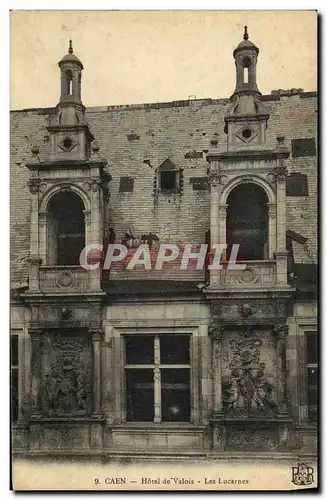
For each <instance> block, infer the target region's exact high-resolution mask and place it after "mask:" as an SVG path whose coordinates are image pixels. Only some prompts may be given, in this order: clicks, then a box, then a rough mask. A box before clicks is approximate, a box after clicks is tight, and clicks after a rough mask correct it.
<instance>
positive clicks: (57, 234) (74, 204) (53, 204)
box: [47, 192, 85, 266]
mask: <svg viewBox="0 0 327 500" xmlns="http://www.w3.org/2000/svg"><path fill="white" fill-rule="evenodd" d="M83 210H84V203H83V201H82V200H81V198H80V197H79V196H78V195H77V194H75V193H73V192H60V193H58V194H55V195H54V196H53V197H52V198H51V201H50V204H49V209H48V224H47V227H48V264H49V265H53V266H55V265H57V266H77V265H79V256H80V253H81V251H82V250H83V248H84V247H85V223H84V212H83Z"/></svg>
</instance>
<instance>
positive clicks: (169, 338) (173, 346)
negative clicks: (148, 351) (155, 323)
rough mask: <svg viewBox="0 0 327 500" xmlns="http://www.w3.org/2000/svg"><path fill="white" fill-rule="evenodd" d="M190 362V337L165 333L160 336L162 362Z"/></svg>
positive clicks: (183, 363)
mask: <svg viewBox="0 0 327 500" xmlns="http://www.w3.org/2000/svg"><path fill="white" fill-rule="evenodd" d="M189 362H190V337H189V336H188V335H164V336H162V337H160V363H161V364H166V365H169V364H180V365H187V364H189Z"/></svg>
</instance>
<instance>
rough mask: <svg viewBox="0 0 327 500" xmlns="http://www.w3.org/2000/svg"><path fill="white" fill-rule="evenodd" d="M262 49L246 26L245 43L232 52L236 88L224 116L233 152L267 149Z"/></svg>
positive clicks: (242, 42) (266, 117)
mask: <svg viewBox="0 0 327 500" xmlns="http://www.w3.org/2000/svg"><path fill="white" fill-rule="evenodd" d="M258 54H259V49H258V47H257V46H256V45H254V43H252V42H251V41H250V40H249V35H248V32H247V26H244V35H243V40H242V41H241V42H240V43H239V44H238V46H237V47H236V49H235V50H234V52H233V56H234V59H235V66H236V87H235V90H234V93H233V94H232V96H231V98H230V99H231V102H232V104H231V106H230V108H229V110H228V112H227V114H226V116H225V133H227V147H228V150H230V151H235V150H243V149H261V148H264V147H265V146H266V129H267V121H268V119H269V112H268V111H267V109H266V108H265V106H264V105H263V104H262V102H261V93H260V91H259V90H258V87H257V79H256V68H257V58H258Z"/></svg>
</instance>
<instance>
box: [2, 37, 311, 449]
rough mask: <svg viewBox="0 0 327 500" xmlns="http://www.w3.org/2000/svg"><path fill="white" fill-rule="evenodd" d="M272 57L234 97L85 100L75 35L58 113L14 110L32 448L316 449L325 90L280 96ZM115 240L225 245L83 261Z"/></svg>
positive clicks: (15, 261) (24, 383) (21, 410)
mask: <svg viewBox="0 0 327 500" xmlns="http://www.w3.org/2000/svg"><path fill="white" fill-rule="evenodd" d="M258 53H259V49H258V48H257V47H256V46H255V45H254V44H253V43H252V42H250V40H249V39H248V34H247V31H246V30H245V33H244V37H243V40H242V41H241V42H240V43H239V45H238V46H237V47H236V49H235V50H234V53H233V57H234V59H235V69H236V87H235V90H234V92H233V94H232V96H231V98H230V99H218V100H213V99H201V100H187V101H178V102H171V103H155V104H143V105H133V106H110V107H103V108H89V109H86V108H85V107H84V105H83V103H82V92H81V89H82V78H81V76H82V70H83V65H82V63H81V61H80V60H79V59H78V58H77V57H76V56H75V54H74V53H73V49H72V46H71V44H70V47H69V51H68V54H67V55H66V56H64V58H63V59H62V60H61V61H60V62H59V68H60V77H61V92H60V94H61V95H60V100H59V103H58V104H57V106H56V108H49V109H27V110H22V111H13V112H12V113H11V127H12V129H11V224H12V227H11V266H12V269H11V283H12V284H11V296H12V297H11V346H12V348H11V363H12V365H11V366H12V417H13V418H12V420H13V432H12V444H13V450H14V453H17V454H24V455H33V456H34V455H51V454H53V455H61V456H62V455H64V454H67V455H72V454H76V455H79V454H80V455H85V456H88V455H90V456H96V455H99V456H105V455H108V456H111V455H117V454H118V455H121V456H122V455H140V454H141V455H145V454H153V455H156V454H158V455H163V454H164V455H170V454H171V455H175V456H180V455H183V456H194V455H195V456H198V457H200V456H203V457H205V456H224V454H227V455H230V454H233V453H236V454H246V453H247V452H248V451H249V450H251V451H253V452H254V453H255V454H256V456H259V457H260V453H261V452H263V453H264V454H267V452H269V453H270V454H272V456H274V457H278V456H280V457H281V456H284V455H285V453H293V454H294V453H295V454H298V455H301V456H303V455H305V454H309V455H310V454H311V455H313V456H314V455H315V453H316V451H317V393H318V389H317V370H318V357H317V304H316V284H315V283H316V262H317V260H316V252H317V173H316V172H317V159H316V149H317V144H316V140H317V134H316V125H317V96H316V93H315V92H304V91H303V90H302V89H292V90H291V91H282V90H279V91H274V92H272V93H271V94H270V95H262V94H261V93H260V91H259V90H258V87H257V83H256V81H257V79H256V66H257V58H258ZM91 131H92V132H91ZM93 134H94V135H93ZM113 242H124V243H126V245H127V246H128V247H129V252H130V254H131V255H133V253H135V251H137V249H138V248H139V245H140V244H141V243H144V242H148V243H150V244H151V248H152V249H154V250H155V249H157V248H158V244H159V243H166V244H177V245H179V247H180V248H185V245H187V244H192V245H194V247H193V251H196V250H195V248H198V247H197V246H198V245H200V244H208V247H209V248H214V245H216V244H226V252H227V254H226V252H225V253H224V254H223V256H222V260H221V263H222V265H221V268H220V269H209V268H208V266H207V267H206V269H203V268H202V267H200V268H199V269H197V266H196V265H195V264H194V262H195V261H194V260H191V261H190V265H189V266H188V268H187V269H184V270H183V269H180V263H181V258H182V256H181V255H180V256H179V257H178V258H177V259H176V260H175V261H174V263H168V264H167V265H165V264H164V265H163V267H162V269H145V267H144V266H136V267H135V268H134V269H132V270H128V269H126V265H125V263H124V262H119V263H118V262H117V263H116V265H114V266H113V267H112V268H111V269H110V270H106V269H104V268H103V265H102V264H101V265H100V266H94V267H95V268H94V269H92V270H86V269H84V268H83V267H81V266H80V265H79V255H80V252H81V250H82V249H83V248H84V247H85V245H88V244H95V245H103V246H104V248H106V247H107V245H108V244H110V243H113ZM232 244H239V245H240V250H239V255H238V261H237V264H238V265H240V264H242V265H243V268H242V269H241V268H240V267H234V268H233V269H231V268H230V267H229V266H228V265H227V262H228V253H229V251H230V248H231V245H232ZM95 262H96V259H95ZM206 262H207V261H206ZM192 263H193V264H192Z"/></svg>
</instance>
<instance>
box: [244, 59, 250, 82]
mask: <svg viewBox="0 0 327 500" xmlns="http://www.w3.org/2000/svg"><path fill="white" fill-rule="evenodd" d="M250 65H251V59H250V58H249V57H247V56H246V57H244V58H243V67H244V76H243V82H244V83H249V67H250Z"/></svg>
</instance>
